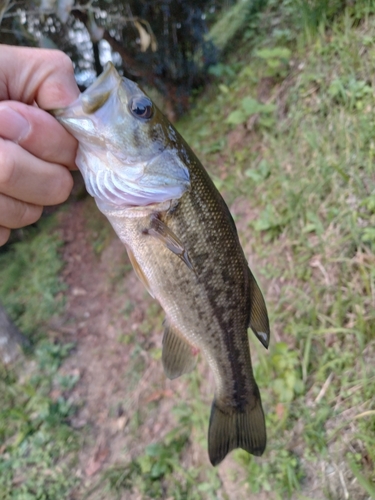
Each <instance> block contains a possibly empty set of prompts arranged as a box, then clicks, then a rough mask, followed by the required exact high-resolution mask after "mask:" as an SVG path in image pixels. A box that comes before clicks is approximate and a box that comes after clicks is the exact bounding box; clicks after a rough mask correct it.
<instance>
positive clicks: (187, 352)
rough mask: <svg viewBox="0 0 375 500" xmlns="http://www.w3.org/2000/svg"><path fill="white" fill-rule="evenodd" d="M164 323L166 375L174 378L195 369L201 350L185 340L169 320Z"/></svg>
mask: <svg viewBox="0 0 375 500" xmlns="http://www.w3.org/2000/svg"><path fill="white" fill-rule="evenodd" d="M164 325H165V330H164V337H163V352H162V362H163V367H164V372H165V374H166V376H167V377H168V378H169V379H174V378H177V377H179V376H180V375H183V374H184V373H189V372H191V371H192V370H194V368H195V365H196V363H197V357H198V356H197V355H198V352H199V350H198V349H197V348H196V347H194V346H193V345H192V344H190V343H189V342H188V341H187V340H185V338H184V337H183V336H182V335H181V333H180V332H179V331H178V330H177V329H176V328H174V327H172V326H171V325H170V324H169V323H168V321H167V320H166V321H165V322H164Z"/></svg>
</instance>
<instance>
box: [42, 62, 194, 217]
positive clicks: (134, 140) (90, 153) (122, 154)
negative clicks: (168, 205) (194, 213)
mask: <svg viewBox="0 0 375 500" xmlns="http://www.w3.org/2000/svg"><path fill="white" fill-rule="evenodd" d="M51 113H52V114H53V115H54V116H55V117H56V118H57V119H58V121H59V122H60V123H61V124H62V125H63V126H64V127H65V128H66V129H67V130H68V131H69V132H70V133H71V134H72V135H73V136H74V137H76V139H77V140H78V141H79V147H78V153H77V159H76V162H77V166H78V168H79V169H80V171H81V173H82V175H83V178H84V180H85V184H86V188H87V191H88V192H89V193H90V194H91V196H93V197H94V198H95V199H96V202H97V204H98V206H99V208H101V209H103V208H108V207H110V208H112V209H113V208H115V207H116V206H117V207H133V206H145V205H150V204H154V203H163V202H165V201H169V200H173V199H178V198H180V197H181V196H182V195H183V194H184V192H185V191H186V190H188V189H189V187H190V176H189V170H188V168H187V165H186V158H187V155H186V153H185V151H184V150H183V148H184V146H183V145H182V143H181V141H178V134H177V133H176V131H175V130H174V128H173V127H172V125H171V124H170V123H169V122H168V121H167V119H166V118H165V117H164V116H163V115H162V113H161V112H160V111H159V110H158V108H156V106H155V105H154V104H153V103H152V101H151V100H150V99H149V98H148V97H147V96H146V95H145V94H144V93H143V92H142V90H141V89H140V88H139V87H138V85H137V84H135V83H134V82H132V81H130V80H128V79H126V78H121V77H120V75H119V74H118V72H117V71H116V69H115V67H114V66H113V64H112V63H108V64H107V66H106V67H105V70H104V72H103V73H102V74H101V75H100V76H99V77H98V79H97V80H96V81H95V82H94V83H93V84H92V85H91V86H90V87H89V88H88V89H87V90H86V91H85V92H83V93H82V94H81V95H80V97H79V98H78V99H77V100H76V101H74V102H73V103H72V104H71V105H70V106H68V107H66V108H61V109H58V110H52V111H51ZM176 152H177V154H176Z"/></svg>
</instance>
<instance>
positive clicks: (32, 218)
mask: <svg viewBox="0 0 375 500" xmlns="http://www.w3.org/2000/svg"><path fill="white" fill-rule="evenodd" d="M42 212H43V207H41V206H38V205H31V204H30V203H25V202H23V201H19V200H15V199H14V198H10V197H9V196H5V195H3V194H0V226H1V227H5V228H7V229H16V228H18V227H24V226H28V225H29V224H34V222H36V221H37V220H38V219H40V217H41V215H42Z"/></svg>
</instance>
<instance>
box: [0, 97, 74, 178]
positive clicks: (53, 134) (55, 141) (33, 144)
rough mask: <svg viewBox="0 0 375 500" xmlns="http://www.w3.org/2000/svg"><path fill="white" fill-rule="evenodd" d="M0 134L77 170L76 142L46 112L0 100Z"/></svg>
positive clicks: (55, 161) (31, 150) (52, 161)
mask: <svg viewBox="0 0 375 500" xmlns="http://www.w3.org/2000/svg"><path fill="white" fill-rule="evenodd" d="M0 137H2V138H4V139H9V140H11V141H13V142H16V143H18V144H19V145H20V146H22V147H23V148H24V149H26V150H27V151H29V153H31V154H33V155H34V156H36V157H38V158H41V159H42V160H45V161H47V162H51V163H59V164H60V165H66V166H67V167H68V168H70V169H76V168H77V167H76V165H75V156H76V152H77V144H78V143H77V141H76V139H74V137H73V136H72V135H70V134H69V133H68V132H67V131H66V130H65V129H64V127H63V126H62V125H60V124H59V122H58V121H57V120H56V119H55V118H53V117H52V116H51V115H49V114H48V113H46V112H45V111H43V110H41V109H39V108H36V107H33V106H28V105H26V104H23V103H20V102H15V101H3V102H1V103H0Z"/></svg>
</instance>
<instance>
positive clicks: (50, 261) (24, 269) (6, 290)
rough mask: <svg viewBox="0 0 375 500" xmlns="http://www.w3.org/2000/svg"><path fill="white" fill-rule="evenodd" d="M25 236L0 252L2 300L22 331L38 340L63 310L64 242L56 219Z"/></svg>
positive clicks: (46, 221)
mask: <svg viewBox="0 0 375 500" xmlns="http://www.w3.org/2000/svg"><path fill="white" fill-rule="evenodd" d="M26 234H27V236H26V237H25V239H23V240H21V241H18V242H16V243H14V244H13V245H11V247H10V248H9V249H7V251H5V252H2V253H0V272H1V280H0V300H1V301H2V303H3V305H4V307H5V308H6V310H7V312H8V314H9V315H10V317H11V318H12V320H13V321H14V322H15V323H16V325H17V326H18V327H19V329H20V330H21V331H22V332H23V333H24V334H26V335H28V336H29V337H31V338H32V339H34V340H36V339H38V338H40V336H41V330H42V329H43V326H44V325H45V323H46V321H47V320H48V319H50V318H51V317H52V316H53V315H54V314H59V313H60V312H61V311H62V309H63V304H64V296H63V293H62V292H63V291H64V289H65V288H64V284H63V282H62V280H61V279H60V278H59V272H60V271H61V269H62V261H61V259H60V257H59V249H60V247H61V244H62V242H61V239H60V237H59V235H58V232H57V222H56V220H55V218H54V217H49V218H47V219H44V220H43V221H42V222H40V223H39V224H38V227H37V228H28V230H27V233H26Z"/></svg>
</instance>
